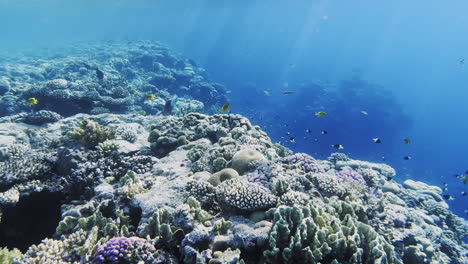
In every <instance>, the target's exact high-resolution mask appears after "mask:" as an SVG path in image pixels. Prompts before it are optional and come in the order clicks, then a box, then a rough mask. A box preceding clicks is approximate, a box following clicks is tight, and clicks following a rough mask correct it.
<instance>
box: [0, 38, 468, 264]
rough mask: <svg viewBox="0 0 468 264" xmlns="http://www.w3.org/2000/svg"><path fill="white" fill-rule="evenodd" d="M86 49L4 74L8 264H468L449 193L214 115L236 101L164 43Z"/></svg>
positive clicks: (0, 153)
mask: <svg viewBox="0 0 468 264" xmlns="http://www.w3.org/2000/svg"><path fill="white" fill-rule="evenodd" d="M81 49H82V50H89V49H93V50H96V54H101V55H96V56H92V57H86V56H82V54H83V52H81V53H80V52H78V51H79V50H80V48H77V47H74V48H73V49H71V50H69V51H66V50H65V51H63V52H64V53H63V54H60V53H57V54H54V55H53V56H51V55H50V54H45V55H44V56H43V59H42V60H39V61H38V60H36V58H35V57H34V58H27V57H22V58H21V60H11V61H9V60H8V59H6V63H4V64H2V65H0V80H1V81H0V83H2V85H3V86H2V87H7V88H5V89H3V90H2V92H1V94H0V116H1V117H0V127H1V129H0V262H1V263H8V264H9V263H46V264H47V263H64V264H68V263H70V264H71V263H73V264H75V263H93V264H100V263H116V264H117V263H194V264H195V263H210V264H215V263H385V264H390V263H455V264H463V263H468V256H467V254H468V249H467V246H466V244H465V243H464V240H466V237H467V235H468V224H467V221H466V220H464V219H462V218H460V217H458V216H456V215H454V214H453V213H452V212H451V211H450V210H449V208H448V205H447V203H446V202H445V200H444V199H443V196H442V190H441V189H440V188H438V187H435V186H431V185H428V184H425V183H423V182H418V181H412V180H407V181H405V182H403V183H402V184H400V183H398V182H397V181H395V179H398V175H397V173H396V172H395V170H394V169H393V168H391V167H390V166H388V165H385V164H378V163H371V162H366V161H359V160H353V159H352V158H351V157H348V156H346V155H345V154H342V153H334V154H332V155H331V156H330V157H329V158H328V159H326V160H319V159H316V158H314V157H312V156H310V155H307V154H305V153H292V152H291V151H290V150H288V149H287V148H285V147H284V146H281V145H278V144H274V143H272V142H271V140H270V138H269V137H268V135H267V134H266V133H265V132H264V131H262V130H261V129H260V127H259V126H256V125H255V124H252V123H251V122H250V121H249V120H248V119H247V118H245V117H243V116H241V115H236V114H227V113H224V114H214V115H208V114H210V113H211V114H213V109H219V108H220V107H221V106H222V105H223V104H225V103H226V101H227V99H226V90H225V89H224V87H223V86H222V85H219V84H216V83H214V82H211V81H210V80H209V79H208V77H207V75H206V73H205V71H204V70H203V69H202V68H200V67H197V66H196V65H195V64H194V63H193V62H192V61H191V60H188V59H184V58H181V57H180V56H178V55H177V54H174V53H173V52H171V51H170V50H169V49H167V48H165V47H163V46H162V45H160V44H158V43H153V42H139V43H133V44H132V43H127V44H115V47H112V49H110V48H108V47H107V46H106V45H92V46H83V47H81ZM70 54H71V55H73V54H76V55H77V56H70ZM78 55H79V56H78ZM31 98H32V99H31ZM28 99H31V100H28ZM33 99H34V100H33ZM217 112H219V110H217Z"/></svg>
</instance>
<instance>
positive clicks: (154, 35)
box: [0, 0, 468, 214]
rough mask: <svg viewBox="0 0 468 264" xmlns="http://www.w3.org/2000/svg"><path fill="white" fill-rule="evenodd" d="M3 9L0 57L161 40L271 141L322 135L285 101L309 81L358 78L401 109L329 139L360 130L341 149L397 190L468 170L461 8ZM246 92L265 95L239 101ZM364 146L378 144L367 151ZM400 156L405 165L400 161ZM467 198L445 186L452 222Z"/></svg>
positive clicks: (125, 5) (42, 5)
mask: <svg viewBox="0 0 468 264" xmlns="http://www.w3.org/2000/svg"><path fill="white" fill-rule="evenodd" d="M0 7H1V8H0V29H1V32H2V37H1V39H2V41H1V43H0V45H1V47H2V50H3V52H6V53H8V52H11V51H12V50H15V49H18V48H32V49H34V48H37V47H47V48H54V47H55V46H63V45H68V44H70V43H80V42H93V41H108V40H111V41H122V40H123V41H131V40H146V39H149V40H157V41H160V42H162V43H164V44H166V45H168V46H169V47H171V48H173V49H175V50H176V51H179V52H181V53H182V54H183V55H184V56H186V57H189V58H192V59H194V60H195V61H196V62H197V63H198V64H199V65H201V66H203V67H204V68H206V69H207V71H208V72H209V74H210V76H211V77H212V78H213V79H214V80H216V81H218V82H220V83H222V84H224V85H226V87H227V89H228V90H231V91H232V93H231V95H230V99H231V100H232V101H233V104H232V111H233V112H238V113H245V114H246V115H247V116H248V117H250V116H253V115H254V113H255V111H261V112H264V114H263V115H265V125H268V122H270V121H268V118H271V119H274V118H273V117H274V116H279V117H280V118H282V119H281V122H282V123H284V124H289V125H290V126H289V128H288V129H286V128H284V127H283V128H280V127H275V126H274V127H272V128H268V129H267V131H268V132H269V133H272V135H273V139H274V140H277V141H279V140H280V137H281V136H282V134H283V133H285V132H288V131H289V132H294V131H296V132H294V134H295V135H297V136H296V137H298V138H300V137H301V136H302V135H299V134H300V132H302V130H304V128H306V127H307V128H311V129H312V128H313V129H314V130H315V131H316V132H317V131H321V130H323V129H322V127H320V125H319V124H315V123H314V121H316V119H315V120H314V118H313V116H312V115H311V114H312V113H313V110H307V109H306V106H307V104H308V101H309V100H311V99H309V98H301V100H299V101H298V98H295V95H292V96H289V97H287V96H282V95H281V91H283V90H295V91H299V90H300V89H301V83H304V82H316V83H322V84H327V83H330V84H331V85H330V86H333V85H335V86H337V85H338V84H340V83H342V82H343V81H347V80H353V79H356V78H357V79H359V80H362V81H365V82H369V83H371V84H372V85H377V86H379V87H378V88H377V91H376V92H377V93H382V97H383V100H388V101H392V102H393V101H394V102H395V103H396V104H397V106H395V105H393V103H390V102H389V105H388V106H385V103H383V105H381V107H382V109H385V111H388V112H392V113H393V115H395V117H391V118H389V117H387V116H382V115H380V116H379V115H377V116H374V113H372V112H370V113H369V115H368V116H367V118H368V119H371V121H372V122H373V125H372V132H366V129H365V128H366V126H367V124H366V123H360V122H358V121H352V120H354V119H352V118H351V119H350V117H346V118H342V119H343V120H340V121H339V122H341V123H340V125H339V126H336V127H331V128H328V129H329V130H334V131H337V130H346V131H348V130H351V131H353V130H354V131H356V130H359V131H358V132H356V133H352V134H351V135H349V136H348V137H347V138H346V135H345V134H344V133H342V134H343V135H341V136H340V138H339V139H337V140H336V141H340V142H336V143H341V144H343V145H345V147H346V145H348V146H350V145H351V146H352V147H348V148H346V149H345V150H346V151H347V152H348V151H349V153H350V154H351V156H353V157H355V158H361V159H371V158H372V159H374V160H378V159H380V158H381V156H385V157H386V161H387V163H389V164H390V165H392V166H394V167H395V168H396V169H397V171H398V172H399V177H400V179H403V178H412V179H422V180H425V181H428V182H430V183H431V184H435V185H439V186H442V184H443V182H452V181H454V179H453V177H452V175H453V174H456V173H462V172H464V171H465V170H467V169H468V164H467V161H466V150H467V149H468V140H466V130H467V128H468V127H467V126H468V125H467V123H466V122H465V121H466V115H467V114H468V110H467V108H466V106H465V104H466V98H468V97H467V93H468V92H467V88H466V85H467V83H468V74H467V69H466V67H464V66H463V65H461V64H460V61H461V60H463V59H464V58H465V57H466V56H468V54H467V51H466V47H467V44H468V37H466V36H467V33H468V29H467V27H466V25H467V23H468V17H467V15H466V10H467V8H468V4H467V3H466V2H464V1H451V2H450V3H442V2H437V1H412V2H411V3H408V2H407V1H392V2H375V1H353V2H341V1H315V2H310V1H301V0H295V1H276V0H272V1H197V2H193V3H187V2H186V1H99V3H96V1H74V2H72V1H2V2H1V3H0ZM253 89H254V90H255V91H256V92H258V93H259V95H260V96H258V97H257V96H256V97H254V98H255V99H254V100H249V101H244V98H245V97H244V95H245V94H246V93H247V94H250V92H252V90H253ZM304 89H306V88H304ZM263 90H267V91H271V96H270V97H267V96H261V95H264V94H263V93H262V91H263ZM384 90H385V92H384ZM364 93H365V91H364ZM369 93H372V92H369ZM324 100H327V99H326V98H325V99H324ZM363 100H365V101H366V102H364V105H363V104H361V103H353V102H349V103H350V104H353V106H352V107H351V106H350V107H351V108H356V109H355V112H356V115H357V117H355V118H360V117H361V116H359V113H358V112H359V111H360V110H359V109H362V110H366V109H364V108H366V104H372V103H376V102H375V101H376V100H377V101H378V100H380V99H376V98H375V97H374V96H369V98H365V99H363ZM331 104H333V103H331ZM360 104H361V105H360ZM376 104H378V103H376ZM278 106H280V108H279V109H280V110H279V109H278V108H277V107H278ZM282 106H284V108H281V107H282ZM285 109H288V110H287V111H286V110H285ZM278 110H279V111H278ZM290 110H292V111H294V114H291V112H290ZM325 110H326V109H325ZM358 110H359V111H358ZM249 111H250V112H249ZM343 111H345V110H344V109H343ZM286 112H288V113H286ZM249 113H250V114H249ZM346 114H347V113H344V112H340V110H336V112H333V115H335V116H339V115H346ZM249 115H250V116H249ZM295 115H303V116H302V117H300V121H301V122H310V125H306V124H301V125H300V126H295V125H294V120H295V119H296V118H295ZM308 117H310V118H308ZM361 119H362V118H361ZM388 119H392V120H388ZM347 120H348V121H347ZM357 120H359V119H357ZM359 121H362V120H359ZM387 121H388V122H387ZM379 122H382V126H383V127H382V129H379V128H378V127H379ZM260 123H261V122H260ZM335 125H336V124H335ZM388 126H391V127H388ZM371 137H378V138H381V139H382V140H383V142H384V143H383V144H381V145H378V146H377V145H373V144H372V141H371V139H370V138H371ZM404 137H409V138H411V139H412V142H413V143H412V145H411V146H409V147H408V146H405V145H404V144H403V143H402V138H404ZM297 141H298V142H296V144H290V146H289V147H291V148H292V149H297V150H301V151H307V152H309V153H321V154H323V155H327V154H328V153H330V152H331V151H332V149H330V148H329V146H328V143H330V142H328V141H327V142H326V143H327V144H324V145H313V144H308V143H304V142H300V140H297ZM353 142H360V143H362V144H354V145H353ZM353 154H355V155H353ZM406 155H410V156H412V160H410V161H409V162H405V161H404V160H403V159H402V157H404V156H406ZM455 182H456V181H455ZM455 182H454V183H455ZM462 191H467V189H466V185H463V184H453V186H449V194H451V195H453V196H454V197H455V198H456V199H455V200H454V201H450V204H451V206H452V207H453V209H454V210H455V211H456V212H458V213H459V214H463V211H464V210H466V209H467V208H466V206H464V204H465V203H466V199H467V198H466V197H462V196H460V193H461V192H462Z"/></svg>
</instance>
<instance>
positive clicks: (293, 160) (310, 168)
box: [283, 153, 324, 172]
mask: <svg viewBox="0 0 468 264" xmlns="http://www.w3.org/2000/svg"><path fill="white" fill-rule="evenodd" d="M283 162H284V163H287V164H296V165H298V166H299V168H301V169H302V170H303V171H305V172H324V170H323V168H322V167H320V164H319V163H318V162H317V160H316V159H314V158H313V157H311V156H309V155H307V154H305V153H296V154H294V155H290V156H287V157H286V158H284V159H283Z"/></svg>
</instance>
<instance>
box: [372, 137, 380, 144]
mask: <svg viewBox="0 0 468 264" xmlns="http://www.w3.org/2000/svg"><path fill="white" fill-rule="evenodd" d="M372 141H374V142H375V143H382V141H381V140H380V138H373V139H372Z"/></svg>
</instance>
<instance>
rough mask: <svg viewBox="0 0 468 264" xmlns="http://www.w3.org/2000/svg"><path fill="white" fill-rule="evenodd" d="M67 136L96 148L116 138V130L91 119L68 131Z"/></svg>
mask: <svg viewBox="0 0 468 264" xmlns="http://www.w3.org/2000/svg"><path fill="white" fill-rule="evenodd" d="M67 136H68V137H70V138H71V139H73V140H75V141H76V142H78V143H79V144H81V145H83V146H85V147H87V148H95V147H97V146H98V144H99V143H102V142H104V141H106V140H110V139H114V138H115V131H114V130H113V129H111V128H108V127H105V126H103V125H101V124H99V123H97V122H96V121H93V120H91V119H87V120H83V121H81V122H80V124H79V126H76V127H73V128H72V129H71V130H70V131H68V133H67Z"/></svg>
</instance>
